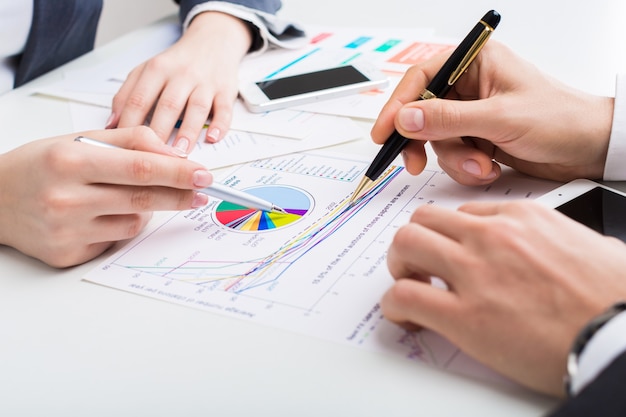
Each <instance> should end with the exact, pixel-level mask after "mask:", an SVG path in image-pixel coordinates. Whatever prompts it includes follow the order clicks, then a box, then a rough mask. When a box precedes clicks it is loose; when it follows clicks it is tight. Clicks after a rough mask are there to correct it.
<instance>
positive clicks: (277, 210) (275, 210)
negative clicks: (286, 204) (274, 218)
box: [272, 205, 287, 214]
mask: <svg viewBox="0 0 626 417" xmlns="http://www.w3.org/2000/svg"><path fill="white" fill-rule="evenodd" d="M272 211H274V212H276V213H281V214H287V212H286V211H285V210H283V209H282V208H280V207H278V206H274V205H273V206H272Z"/></svg>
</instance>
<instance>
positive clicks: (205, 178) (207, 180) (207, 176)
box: [193, 169, 213, 188]
mask: <svg viewBox="0 0 626 417" xmlns="http://www.w3.org/2000/svg"><path fill="white" fill-rule="evenodd" d="M211 184H213V175H211V173H210V172H209V171H207V170H204V169H199V170H197V171H196V172H194V173H193V185H194V186H195V187H197V188H204V187H208V186H209V185H211Z"/></svg>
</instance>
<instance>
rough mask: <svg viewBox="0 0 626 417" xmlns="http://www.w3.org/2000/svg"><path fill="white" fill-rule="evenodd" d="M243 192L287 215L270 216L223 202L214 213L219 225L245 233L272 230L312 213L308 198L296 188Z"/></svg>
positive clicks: (257, 188) (272, 187)
mask: <svg viewBox="0 0 626 417" xmlns="http://www.w3.org/2000/svg"><path fill="white" fill-rule="evenodd" d="M245 191H246V192H247V193H250V194H252V195H254V196H257V197H260V198H263V199H265V200H267V201H270V202H272V203H274V204H276V205H277V206H279V207H281V208H282V209H284V210H285V211H286V212H287V214H283V213H273V212H272V213H270V212H266V211H260V210H255V209H250V208H248V207H243V206H240V205H238V204H233V203H229V202H227V201H222V202H221V203H220V204H218V206H217V208H216V209H215V218H216V219H217V221H218V222H219V223H221V224H223V225H224V226H226V227H230V228H231V229H235V230H240V231H245V232H258V231H263V230H273V229H278V228H280V227H284V226H287V225H289V224H291V223H293V222H295V221H298V220H300V219H301V218H302V216H304V215H305V214H307V213H308V212H309V210H310V209H311V201H312V199H311V197H309V195H308V194H307V193H306V192H304V191H302V190H299V189H297V188H293V187H286V186H278V185H272V186H263V187H256V188H249V189H246V190H245Z"/></svg>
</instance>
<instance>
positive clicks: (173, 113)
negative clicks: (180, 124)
mask: <svg viewBox="0 0 626 417" xmlns="http://www.w3.org/2000/svg"><path fill="white" fill-rule="evenodd" d="M191 91H192V86H191V85H188V84H187V83H185V82H177V81H174V80H173V81H171V82H170V83H169V84H168V85H167V86H166V87H165V88H164V89H163V91H162V92H161V95H160V97H158V101H157V103H156V107H155V109H154V112H153V114H152V118H151V120H150V128H152V130H154V132H155V133H156V135H157V136H158V137H159V138H161V140H162V141H163V142H167V140H168V139H169V137H170V134H171V133H172V130H173V129H174V126H175V125H176V122H177V121H178V120H179V119H181V117H182V114H183V110H184V109H185V106H186V105H187V99H188V97H189V95H190V94H191ZM196 138H197V134H196V136H192V137H189V138H187V139H188V140H189V143H191V142H195V140H196ZM176 145H179V144H178V142H174V146H176ZM178 149H181V150H185V151H186V152H189V151H190V149H191V148H190V147H189V148H187V149H182V147H180V146H179V147H178Z"/></svg>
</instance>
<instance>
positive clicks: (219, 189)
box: [198, 183, 273, 211]
mask: <svg viewBox="0 0 626 417" xmlns="http://www.w3.org/2000/svg"><path fill="white" fill-rule="evenodd" d="M198 191H202V192H204V193H206V194H208V195H210V196H211V197H215V198H219V199H220V200H223V201H227V202H229V203H233V204H237V205H239V206H242V207H247V208H253V209H257V210H263V211H272V207H273V206H272V203H271V202H269V201H267V200H264V199H262V198H260V197H257V196H254V195H252V194H250V193H246V192H245V191H240V190H236V189H234V188H231V187H228V186H226V185H223V184H218V183H213V184H211V186H209V187H206V188H203V189H201V190H198Z"/></svg>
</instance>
